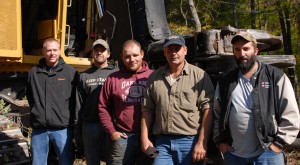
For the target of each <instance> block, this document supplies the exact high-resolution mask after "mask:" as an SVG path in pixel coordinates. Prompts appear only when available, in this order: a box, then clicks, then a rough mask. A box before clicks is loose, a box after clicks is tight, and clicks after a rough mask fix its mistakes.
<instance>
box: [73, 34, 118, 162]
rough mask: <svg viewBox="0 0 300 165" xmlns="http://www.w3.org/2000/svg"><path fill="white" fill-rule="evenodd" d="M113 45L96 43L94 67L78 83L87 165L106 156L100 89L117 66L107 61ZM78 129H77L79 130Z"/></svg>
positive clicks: (80, 131)
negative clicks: (100, 111) (100, 117)
mask: <svg viewBox="0 0 300 165" xmlns="http://www.w3.org/2000/svg"><path fill="white" fill-rule="evenodd" d="M109 57H110V49H109V46H108V44H107V42H106V41H104V40H102V39H98V40H96V41H95V42H94V43H93V50H92V58H93V60H94V64H93V66H92V67H91V68H89V69H88V70H86V71H85V72H83V73H81V74H80V79H79V82H78V84H77V95H76V111H78V112H79V122H78V124H77V126H76V127H77V128H76V129H77V131H78V134H77V133H76V137H75V138H76V140H77V143H78V142H79V144H80V142H81V140H82V143H83V151H84V156H85V158H86V162H87V164H88V165H99V164H100V159H101V158H102V159H103V158H105V157H106V156H105V153H108V152H107V150H106V151H104V149H105V147H104V146H105V139H106V133H105V132H104V130H103V128H102V126H101V124H100V121H99V117H98V100H99V93H100V90H101V88H102V86H103V83H104V81H105V80H106V77H107V76H108V75H110V74H111V73H113V72H115V71H117V70H118V68H117V67H115V66H114V65H109V64H108V58H109ZM77 131H76V132H77Z"/></svg>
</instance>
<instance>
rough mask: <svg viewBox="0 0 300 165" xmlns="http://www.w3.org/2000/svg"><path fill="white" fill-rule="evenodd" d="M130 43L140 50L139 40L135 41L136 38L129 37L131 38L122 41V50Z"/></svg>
mask: <svg viewBox="0 0 300 165" xmlns="http://www.w3.org/2000/svg"><path fill="white" fill-rule="evenodd" d="M130 45H136V46H138V47H139V48H140V49H141V50H142V46H141V44H140V43H139V42H137V41H136V40H134V39H131V40H128V41H126V42H124V44H123V50H124V48H126V47H128V46H130ZM123 50H122V51H123Z"/></svg>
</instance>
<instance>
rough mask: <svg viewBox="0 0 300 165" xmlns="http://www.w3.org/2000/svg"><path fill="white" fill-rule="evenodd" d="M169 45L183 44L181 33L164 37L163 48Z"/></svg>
mask: <svg viewBox="0 0 300 165" xmlns="http://www.w3.org/2000/svg"><path fill="white" fill-rule="evenodd" d="M169 45H185V40H184V38H183V37H182V36H181V35H170V36H169V37H168V38H166V39H165V42H164V48H165V47H168V46H169Z"/></svg>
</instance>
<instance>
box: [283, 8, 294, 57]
mask: <svg viewBox="0 0 300 165" xmlns="http://www.w3.org/2000/svg"><path fill="white" fill-rule="evenodd" d="M284 14H285V24H286V43H285V44H286V45H287V54H293V47H292V34H291V19H290V10H289V8H288V7H285V8H284Z"/></svg>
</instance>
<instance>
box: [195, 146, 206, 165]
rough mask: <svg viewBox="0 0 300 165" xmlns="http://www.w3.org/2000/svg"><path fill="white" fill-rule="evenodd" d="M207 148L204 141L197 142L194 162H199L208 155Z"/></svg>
mask: <svg viewBox="0 0 300 165" xmlns="http://www.w3.org/2000/svg"><path fill="white" fill-rule="evenodd" d="M206 149H207V146H206V145H203V143H202V142H198V143H196V145H195V147H194V151H193V158H192V159H193V162H199V161H201V160H204V159H205V157H206Z"/></svg>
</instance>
